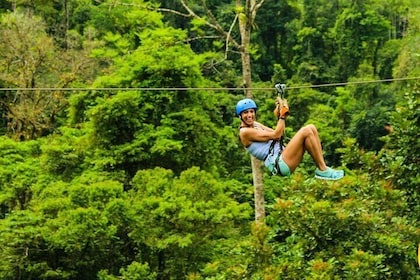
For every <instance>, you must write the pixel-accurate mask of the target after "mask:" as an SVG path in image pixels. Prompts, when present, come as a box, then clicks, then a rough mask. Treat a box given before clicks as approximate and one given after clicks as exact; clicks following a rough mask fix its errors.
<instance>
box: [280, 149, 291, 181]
mask: <svg viewBox="0 0 420 280" xmlns="http://www.w3.org/2000/svg"><path fill="white" fill-rule="evenodd" d="M277 168H278V169H280V170H279V173H280V174H281V175H282V176H290V175H291V174H292V172H291V171H290V168H289V166H288V165H287V163H285V162H284V160H283V155H282V154H280V158H279V160H278V167H277Z"/></svg>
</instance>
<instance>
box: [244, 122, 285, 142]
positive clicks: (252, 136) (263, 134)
mask: <svg viewBox="0 0 420 280" xmlns="http://www.w3.org/2000/svg"><path fill="white" fill-rule="evenodd" d="M256 124H257V125H259V126H261V127H262V128H264V129H257V128H251V127H247V128H242V129H241V131H240V134H239V136H240V138H241V142H242V144H243V145H244V146H245V147H248V146H249V145H251V143H252V142H266V141H269V140H277V139H280V137H281V136H282V135H283V132H284V129H285V127H286V123H285V121H284V119H279V120H278V121H277V126H276V128H275V129H272V128H269V127H267V126H265V125H262V124H260V123H256Z"/></svg>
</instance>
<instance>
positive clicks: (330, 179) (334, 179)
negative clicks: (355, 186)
mask: <svg viewBox="0 0 420 280" xmlns="http://www.w3.org/2000/svg"><path fill="white" fill-rule="evenodd" d="M343 177H344V175H343V176H341V177H339V178H329V177H322V176H318V175H315V178H317V179H320V180H325V181H337V180H340V179H342V178H343Z"/></svg>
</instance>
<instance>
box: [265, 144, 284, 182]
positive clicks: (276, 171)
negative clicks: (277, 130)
mask: <svg viewBox="0 0 420 280" xmlns="http://www.w3.org/2000/svg"><path fill="white" fill-rule="evenodd" d="M277 143H278V144H279V147H280V149H279V152H278V154H277V155H275V154H274V147H275V146H276V144H277ZM283 147H284V140H283V136H281V137H280V139H279V140H278V141H274V140H273V142H271V145H270V148H269V150H268V154H267V156H266V157H265V158H264V160H266V159H267V158H268V157H270V156H271V157H273V156H275V160H274V166H273V167H274V169H272V168H269V169H270V171H271V173H272V174H273V175H277V174H281V172H280V166H279V161H280V155H281V153H282V152H283Z"/></svg>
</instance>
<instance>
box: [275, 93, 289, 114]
mask: <svg viewBox="0 0 420 280" xmlns="http://www.w3.org/2000/svg"><path fill="white" fill-rule="evenodd" d="M288 115H289V105H288V104H287V100H286V99H281V98H280V97H278V98H277V100H276V108H275V109H274V116H276V117H277V118H282V119H284V118H286V117H287V116H288Z"/></svg>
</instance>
